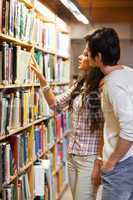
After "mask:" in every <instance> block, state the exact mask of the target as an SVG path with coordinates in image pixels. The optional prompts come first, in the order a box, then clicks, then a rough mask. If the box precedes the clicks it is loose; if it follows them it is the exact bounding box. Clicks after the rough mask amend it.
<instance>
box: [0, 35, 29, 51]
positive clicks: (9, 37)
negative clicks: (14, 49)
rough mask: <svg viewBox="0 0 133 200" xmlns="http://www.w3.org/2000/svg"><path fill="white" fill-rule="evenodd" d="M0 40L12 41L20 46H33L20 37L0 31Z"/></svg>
mask: <svg viewBox="0 0 133 200" xmlns="http://www.w3.org/2000/svg"><path fill="white" fill-rule="evenodd" d="M0 40H1V41H7V42H13V43H14V44H16V45H21V46H23V47H25V48H29V49H31V48H33V44H31V43H28V42H24V41H22V40H20V39H17V38H14V37H11V36H9V35H6V34H3V33H0Z"/></svg>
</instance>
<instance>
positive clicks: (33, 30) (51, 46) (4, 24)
mask: <svg viewBox="0 0 133 200" xmlns="http://www.w3.org/2000/svg"><path fill="white" fill-rule="evenodd" d="M42 7H43V5H42ZM36 15H37V14H36V12H34V11H33V10H29V9H28V8H27V7H26V6H25V4H24V3H23V2H21V1H19V0H1V1H0V31H1V32H2V33H4V34H7V35H10V36H12V37H15V38H17V39H20V40H23V41H27V42H30V43H34V44H35V45H37V46H39V47H42V48H45V49H46V50H52V51H55V50H56V47H58V49H59V52H58V53H60V54H62V55H64V56H68V54H69V37H68V34H65V33H58V32H57V31H56V25H55V23H52V22H44V21H42V20H41V19H39V18H38V17H37V16H36ZM56 32H57V34H55V33H56ZM56 43H57V44H56Z"/></svg>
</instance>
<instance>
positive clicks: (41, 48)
mask: <svg viewBox="0 0 133 200" xmlns="http://www.w3.org/2000/svg"><path fill="white" fill-rule="evenodd" d="M34 48H35V49H37V50H39V51H42V52H43V53H46V54H53V55H56V52H55V51H53V50H50V49H49V50H48V49H45V48H43V47H39V46H35V47H34Z"/></svg>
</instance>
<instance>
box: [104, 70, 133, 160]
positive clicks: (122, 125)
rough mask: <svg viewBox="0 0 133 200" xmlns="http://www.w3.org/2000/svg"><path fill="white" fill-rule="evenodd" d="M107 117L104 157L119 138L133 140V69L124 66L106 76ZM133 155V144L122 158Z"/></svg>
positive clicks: (105, 109) (107, 155)
mask: <svg viewBox="0 0 133 200" xmlns="http://www.w3.org/2000/svg"><path fill="white" fill-rule="evenodd" d="M102 108H103V113H104V118H105V125H104V149H103V159H104V160H107V159H108V158H109V156H110V155H111V153H112V152H113V151H114V149H115V146H116V144H117V141H118V138H119V137H121V138H123V139H125V140H128V141H133V69H131V68H129V67H126V66H124V68H123V69H121V70H115V71H113V72H111V73H110V74H108V75H107V76H106V77H105V85H104V88H103V94H102ZM129 156H133V145H132V146H131V148H130V149H129V151H128V152H127V153H126V154H125V155H124V157H123V158H122V159H121V160H124V159H126V158H128V157H129Z"/></svg>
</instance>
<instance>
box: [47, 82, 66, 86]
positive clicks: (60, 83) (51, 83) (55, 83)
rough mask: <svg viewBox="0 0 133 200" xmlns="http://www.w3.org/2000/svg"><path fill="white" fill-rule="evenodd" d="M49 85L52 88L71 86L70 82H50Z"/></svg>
mask: <svg viewBox="0 0 133 200" xmlns="http://www.w3.org/2000/svg"><path fill="white" fill-rule="evenodd" d="M49 84H50V85H51V86H64V85H69V84H70V82H50V83H49Z"/></svg>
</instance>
